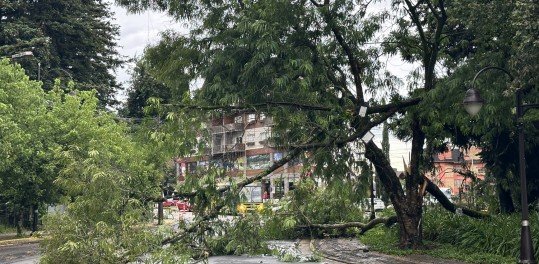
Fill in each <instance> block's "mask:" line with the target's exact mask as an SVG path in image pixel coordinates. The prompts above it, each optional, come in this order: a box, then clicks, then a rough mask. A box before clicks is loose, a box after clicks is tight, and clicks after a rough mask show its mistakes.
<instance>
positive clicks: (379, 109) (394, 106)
mask: <svg viewBox="0 0 539 264" xmlns="http://www.w3.org/2000/svg"><path fill="white" fill-rule="evenodd" d="M421 100H422V98H421V97H418V98H410V99H406V100H403V101H398V102H393V103H389V104H385V105H377V106H372V107H369V108H368V109H367V114H376V113H384V112H387V111H393V110H396V111H399V110H401V109H403V108H406V107H408V106H412V105H416V104H419V102H421Z"/></svg>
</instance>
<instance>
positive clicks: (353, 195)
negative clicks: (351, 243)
mask: <svg viewBox="0 0 539 264" xmlns="http://www.w3.org/2000/svg"><path fill="white" fill-rule="evenodd" d="M356 184H357V183H354V182H349V181H348V182H340V181H339V182H330V183H329V184H328V186H326V187H317V186H316V182H315V181H314V180H312V179H310V178H307V179H304V180H302V181H301V182H300V183H299V184H298V185H297V187H296V189H295V190H294V191H293V192H291V193H290V194H289V196H287V197H285V198H284V199H282V200H281V201H279V203H278V204H276V205H273V206H268V207H267V208H266V210H265V213H264V221H263V222H264V228H263V230H262V233H263V235H262V236H263V237H265V238H266V239H291V238H297V237H302V236H315V237H319V236H324V235H339V234H340V233H339V232H340V231H323V230H310V229H309V228H304V229H300V228H298V227H299V226H308V225H310V224H328V223H329V224H335V223H346V222H362V221H363V220H364V217H363V210H362V209H361V202H362V201H361V200H362V197H365V195H366V192H362V193H358V190H357V186H356ZM337 208H338V210H337ZM348 231H350V230H348Z"/></svg>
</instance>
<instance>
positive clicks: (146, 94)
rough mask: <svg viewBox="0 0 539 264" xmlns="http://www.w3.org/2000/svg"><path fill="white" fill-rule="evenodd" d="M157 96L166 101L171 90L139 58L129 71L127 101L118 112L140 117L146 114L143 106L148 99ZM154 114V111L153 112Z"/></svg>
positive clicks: (170, 94) (146, 104)
mask: <svg viewBox="0 0 539 264" xmlns="http://www.w3.org/2000/svg"><path fill="white" fill-rule="evenodd" d="M151 97H154V98H159V99H161V100H162V102H164V103H167V102H169V101H170V99H171V97H172V91H171V89H169V88H168V87H167V86H166V85H164V84H163V83H162V82H160V81H158V80H156V79H155V78H154V77H153V76H152V74H151V72H150V71H149V69H148V66H147V65H146V62H145V61H144V60H143V59H141V60H138V61H137V62H136V64H135V68H134V69H133V72H132V73H131V80H130V82H129V87H128V88H127V101H126V103H125V105H124V108H123V109H122V110H121V111H120V113H121V114H122V115H123V116H125V117H136V118H141V117H143V116H145V115H146V113H144V107H146V106H148V105H149V103H148V99H150V98H151ZM154 115H155V113H154Z"/></svg>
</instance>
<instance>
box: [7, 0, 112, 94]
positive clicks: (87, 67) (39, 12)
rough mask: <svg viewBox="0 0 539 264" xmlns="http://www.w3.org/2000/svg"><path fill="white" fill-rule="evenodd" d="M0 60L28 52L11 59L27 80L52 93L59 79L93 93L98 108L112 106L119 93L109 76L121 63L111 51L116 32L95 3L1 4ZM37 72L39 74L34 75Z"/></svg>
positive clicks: (101, 5)
mask: <svg viewBox="0 0 539 264" xmlns="http://www.w3.org/2000/svg"><path fill="white" fill-rule="evenodd" d="M0 19H1V22H2V27H1V29H0V55H1V56H7V57H9V56H12V55H14V54H17V53H20V52H24V51H32V52H33V56H31V57H29V56H26V57H21V58H17V62H18V63H21V64H22V65H23V66H24V68H25V69H26V70H27V72H28V74H29V75H30V76H31V77H32V78H33V79H38V75H39V78H40V79H41V80H42V81H43V82H44V88H45V89H46V90H50V89H52V86H53V80H54V79H55V78H60V79H63V80H70V79H71V78H72V79H73V81H76V82H78V83H79V87H80V89H81V90H91V89H95V90H97V91H98V94H99V98H100V100H101V102H102V103H103V104H114V103H115V100H114V93H115V92H116V90H117V89H118V88H119V85H118V83H117V82H116V80H115V77H114V76H113V75H112V74H111V71H112V70H114V69H115V68H116V67H117V66H119V64H120V63H121V60H120V59H119V57H118V53H117V51H116V37H117V36H118V34H119V31H118V27H117V26H115V25H114V24H112V13H111V12H110V11H109V6H108V4H107V3H105V2H104V1H101V0H76V1H67V0H65V1H53V0H47V1H5V0H3V1H1V2H0ZM38 71H40V72H39V73H38Z"/></svg>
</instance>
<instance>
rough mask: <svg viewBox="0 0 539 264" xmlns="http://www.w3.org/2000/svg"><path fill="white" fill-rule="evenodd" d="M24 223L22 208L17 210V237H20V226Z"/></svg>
mask: <svg viewBox="0 0 539 264" xmlns="http://www.w3.org/2000/svg"><path fill="white" fill-rule="evenodd" d="M23 221H24V210H22V208H19V210H18V219H17V236H18V237H20V236H22V226H23Z"/></svg>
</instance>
